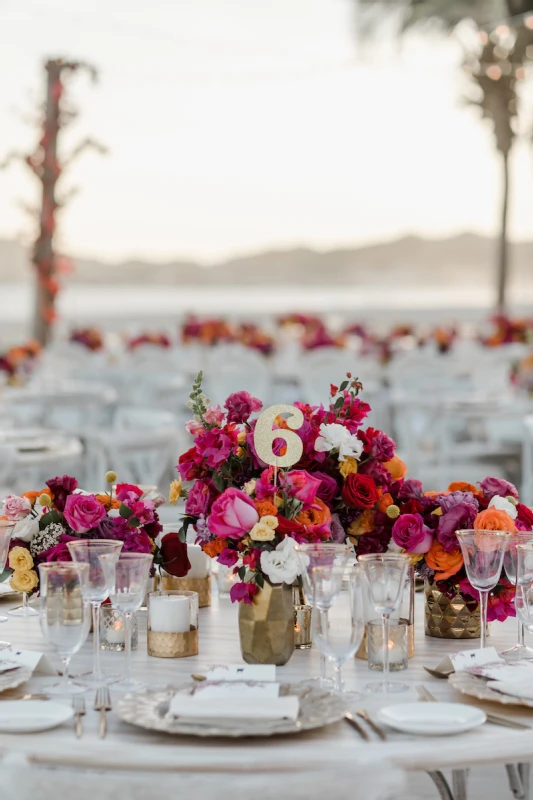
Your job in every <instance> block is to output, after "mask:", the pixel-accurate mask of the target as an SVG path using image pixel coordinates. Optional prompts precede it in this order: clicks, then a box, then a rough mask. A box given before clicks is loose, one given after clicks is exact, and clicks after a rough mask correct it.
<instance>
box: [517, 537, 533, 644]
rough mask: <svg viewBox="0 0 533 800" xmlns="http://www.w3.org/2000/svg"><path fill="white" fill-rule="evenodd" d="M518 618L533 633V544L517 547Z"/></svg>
mask: <svg viewBox="0 0 533 800" xmlns="http://www.w3.org/2000/svg"><path fill="white" fill-rule="evenodd" d="M515 608H516V616H517V617H518V619H519V620H520V622H521V623H522V625H523V626H524V627H525V628H527V630H528V631H530V632H531V631H533V544H519V545H517V546H516V594H515Z"/></svg>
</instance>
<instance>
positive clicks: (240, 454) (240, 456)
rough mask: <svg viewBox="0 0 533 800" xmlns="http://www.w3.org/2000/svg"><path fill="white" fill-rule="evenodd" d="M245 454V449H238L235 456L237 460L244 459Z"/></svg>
mask: <svg viewBox="0 0 533 800" xmlns="http://www.w3.org/2000/svg"><path fill="white" fill-rule="evenodd" d="M244 453H245V451H244V448H243V447H238V448H237V449H236V451H235V455H236V456H237V458H242V457H243V455H244Z"/></svg>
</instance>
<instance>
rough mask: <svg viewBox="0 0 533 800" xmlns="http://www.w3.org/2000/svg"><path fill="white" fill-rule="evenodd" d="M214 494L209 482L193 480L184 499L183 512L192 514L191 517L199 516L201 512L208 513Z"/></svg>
mask: <svg viewBox="0 0 533 800" xmlns="http://www.w3.org/2000/svg"><path fill="white" fill-rule="evenodd" d="M214 496H215V495H214V492H213V490H212V489H211V485H210V484H209V483H207V482H206V481H195V482H194V484H193V485H192V487H191V489H190V491H189V496H188V497H187V500H186V501H185V513H186V514H192V516H193V517H199V516H200V515H201V514H207V513H209V510H210V507H211V503H212V502H213V498H214Z"/></svg>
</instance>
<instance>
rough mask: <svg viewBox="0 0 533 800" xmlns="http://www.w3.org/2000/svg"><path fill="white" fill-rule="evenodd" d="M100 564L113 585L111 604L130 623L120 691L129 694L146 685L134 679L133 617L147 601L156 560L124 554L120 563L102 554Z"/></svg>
mask: <svg viewBox="0 0 533 800" xmlns="http://www.w3.org/2000/svg"><path fill="white" fill-rule="evenodd" d="M100 561H101V562H102V567H103V570H104V572H105V575H106V582H107V585H108V586H109V599H110V600H111V605H112V606H113V608H116V609H117V611H121V612H122V614H123V615H124V618H125V621H126V641H125V648H124V649H125V653H126V666H125V670H124V678H123V679H122V680H121V681H120V683H118V684H117V686H116V688H117V689H123V690H124V691H127V692H131V691H135V690H138V689H142V688H144V684H141V683H139V682H138V681H134V680H132V678H131V630H132V619H133V614H134V613H135V612H136V611H138V610H139V609H140V607H141V606H142V604H143V602H144V597H145V595H146V587H147V585H148V577H149V575H150V568H151V566H152V561H153V557H152V556H151V555H148V554H146V553H121V555H120V558H119V559H118V560H117V559H115V558H114V556H113V555H102V556H100Z"/></svg>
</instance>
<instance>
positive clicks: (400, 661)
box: [367, 619, 409, 672]
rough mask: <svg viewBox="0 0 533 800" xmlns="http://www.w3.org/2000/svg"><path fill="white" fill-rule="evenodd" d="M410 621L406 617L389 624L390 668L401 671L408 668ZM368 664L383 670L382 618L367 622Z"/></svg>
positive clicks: (393, 670) (370, 667)
mask: <svg viewBox="0 0 533 800" xmlns="http://www.w3.org/2000/svg"><path fill="white" fill-rule="evenodd" d="M408 627H409V625H408V623H407V620H405V619H400V620H390V625H389V641H388V648H389V669H390V671H391V672H399V671H400V670H402V669H407V666H408V664H409V659H408ZM367 633H368V666H369V669H373V670H377V671H379V672H383V628H382V623H381V620H380V619H379V620H378V619H373V620H370V621H369V622H368V623H367Z"/></svg>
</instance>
